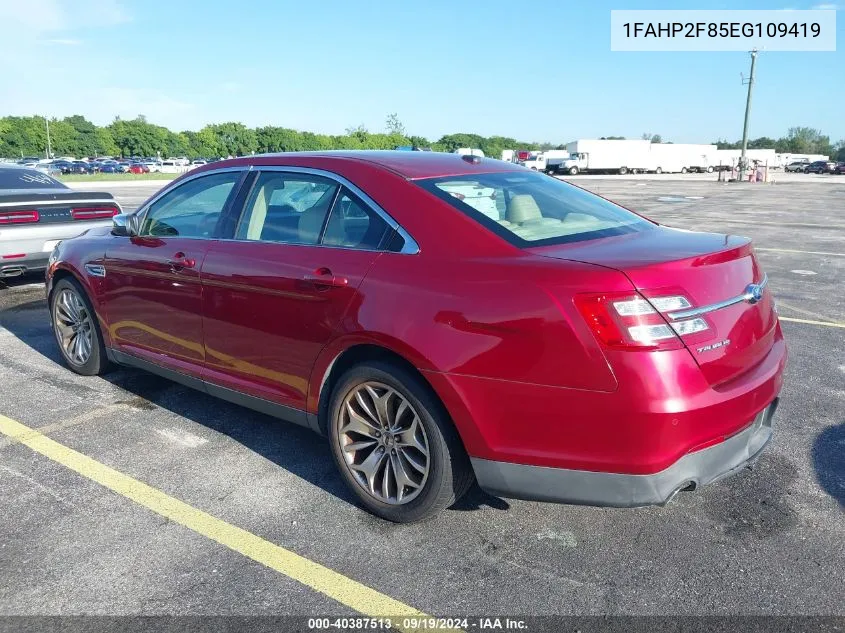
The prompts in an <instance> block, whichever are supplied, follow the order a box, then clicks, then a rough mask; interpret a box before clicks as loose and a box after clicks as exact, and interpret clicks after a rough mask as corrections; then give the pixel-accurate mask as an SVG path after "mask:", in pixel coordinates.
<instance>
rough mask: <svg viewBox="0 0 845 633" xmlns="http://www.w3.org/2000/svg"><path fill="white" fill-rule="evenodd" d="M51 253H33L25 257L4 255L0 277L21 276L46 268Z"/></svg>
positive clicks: (0, 263)
mask: <svg viewBox="0 0 845 633" xmlns="http://www.w3.org/2000/svg"><path fill="white" fill-rule="evenodd" d="M49 259H50V253H31V254H27V255H24V256H23V257H8V256H6V257H3V258H2V259H0V279H2V278H4V277H19V276H21V275H25V274H27V273H33V272H38V271H41V270H46V268H47V265H48V263H49Z"/></svg>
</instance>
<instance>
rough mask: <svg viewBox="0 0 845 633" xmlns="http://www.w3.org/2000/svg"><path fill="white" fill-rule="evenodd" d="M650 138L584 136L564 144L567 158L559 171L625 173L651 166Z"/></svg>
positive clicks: (573, 173)
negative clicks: (619, 138) (594, 137)
mask: <svg viewBox="0 0 845 633" xmlns="http://www.w3.org/2000/svg"><path fill="white" fill-rule="evenodd" d="M650 146H651V141H639V140H630V141H629V140H624V141H623V140H614V141H608V140H595V139H585V140H578V141H573V142H572V143H567V145H566V151H567V152H569V154H570V158H569V159H568V160H565V161H563V163H562V164H561V165H560V167H559V171H564V172H567V173H569V174H570V175H573V176H574V175H575V174H579V173H590V172H593V173H600V172H603V173H617V174H627V173H628V172H631V173H637V172H644V171H649V170H650V169H651V151H650Z"/></svg>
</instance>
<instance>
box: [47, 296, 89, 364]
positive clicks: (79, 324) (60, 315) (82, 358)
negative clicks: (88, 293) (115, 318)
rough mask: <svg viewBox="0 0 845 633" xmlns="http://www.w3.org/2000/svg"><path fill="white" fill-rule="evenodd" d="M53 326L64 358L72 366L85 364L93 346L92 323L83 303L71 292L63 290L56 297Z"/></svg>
mask: <svg viewBox="0 0 845 633" xmlns="http://www.w3.org/2000/svg"><path fill="white" fill-rule="evenodd" d="M53 324H54V329H55V331H56V338H57V339H58V341H59V345H60V346H61V348H62V350H63V351H64V354H65V357H66V358H67V359H68V360H69V361H70V362H71V363H73V364H74V365H84V364H85V363H87V362H88V359H89V358H91V351H92V349H93V346H94V336H93V333H92V332H93V328H94V323H93V321H92V320H91V314H90V313H89V312H88V308H87V307H85V303H84V302H83V301H82V299H81V298H80V296H79V295H78V294H77V293H76V292H74V291H73V290H69V289H67V288H63V289H62V290H61V291H60V292H59V296H58V297H56V303H55V307H54V309H53Z"/></svg>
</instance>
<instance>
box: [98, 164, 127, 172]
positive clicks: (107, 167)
mask: <svg viewBox="0 0 845 633" xmlns="http://www.w3.org/2000/svg"><path fill="white" fill-rule="evenodd" d="M98 171H100V172H101V173H104V174H122V173H123V167H121V166H120V165H118V164H117V163H101V164H100V168H99V170H98Z"/></svg>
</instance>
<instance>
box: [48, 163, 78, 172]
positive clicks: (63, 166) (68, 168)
mask: <svg viewBox="0 0 845 633" xmlns="http://www.w3.org/2000/svg"><path fill="white" fill-rule="evenodd" d="M50 165H51V166H53V167H55V168H56V169H60V170H61V171H62V173H63V174H69V173H72V170H73V163H72V162H71V161H69V160H54V161H53V162H52V163H50Z"/></svg>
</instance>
